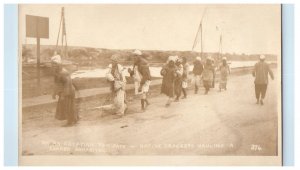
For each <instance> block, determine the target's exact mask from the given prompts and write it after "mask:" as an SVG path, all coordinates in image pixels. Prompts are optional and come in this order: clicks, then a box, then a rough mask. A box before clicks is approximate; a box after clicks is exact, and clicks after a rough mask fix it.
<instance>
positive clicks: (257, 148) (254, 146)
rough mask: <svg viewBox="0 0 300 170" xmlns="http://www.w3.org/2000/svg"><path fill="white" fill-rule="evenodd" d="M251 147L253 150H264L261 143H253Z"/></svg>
mask: <svg viewBox="0 0 300 170" xmlns="http://www.w3.org/2000/svg"><path fill="white" fill-rule="evenodd" d="M250 149H251V150H252V151H261V150H262V147H261V146H260V145H255V144H252V145H251V148H250Z"/></svg>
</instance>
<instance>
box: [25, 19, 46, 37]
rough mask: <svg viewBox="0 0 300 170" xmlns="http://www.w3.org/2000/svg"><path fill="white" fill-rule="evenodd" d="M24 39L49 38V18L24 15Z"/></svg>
mask: <svg viewBox="0 0 300 170" xmlns="http://www.w3.org/2000/svg"><path fill="white" fill-rule="evenodd" d="M26 37H33V38H37V37H39V38H49V18H47V17H40V16H32V15H26Z"/></svg>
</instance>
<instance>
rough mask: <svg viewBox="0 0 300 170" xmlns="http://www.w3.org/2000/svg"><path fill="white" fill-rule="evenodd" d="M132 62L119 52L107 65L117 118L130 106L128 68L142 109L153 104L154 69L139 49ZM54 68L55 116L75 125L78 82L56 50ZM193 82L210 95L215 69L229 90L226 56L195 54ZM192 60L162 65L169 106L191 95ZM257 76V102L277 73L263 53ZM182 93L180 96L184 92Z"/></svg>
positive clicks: (173, 60) (163, 88) (173, 58)
mask: <svg viewBox="0 0 300 170" xmlns="http://www.w3.org/2000/svg"><path fill="white" fill-rule="evenodd" d="M132 55H133V56H134V60H133V65H132V67H131V68H128V69H126V68H125V67H123V66H122V65H121V64H120V62H119V60H120V57H121V56H119V55H118V54H114V55H112V56H111V63H110V64H109V65H108V67H107V72H106V79H107V81H108V84H109V86H110V91H111V93H110V95H111V99H112V104H111V105H109V107H108V108H106V109H109V111H111V113H112V114H115V116H116V118H121V117H123V116H124V114H125V113H126V110H127V107H128V106H127V102H126V92H125V90H126V77H125V72H126V71H127V72H128V73H129V75H130V76H131V77H132V78H133V80H134V87H135V91H134V94H135V95H136V96H138V97H139V99H140V102H141V111H142V112H144V111H146V109H147V107H148V106H149V105H150V102H149V100H148V93H149V88H150V85H151V73H150V69H149V62H148V60H147V58H146V56H145V55H143V53H142V52H141V51H140V50H135V51H133V53H132ZM51 61H52V67H53V70H54V84H55V87H54V91H53V95H52V97H53V99H56V96H58V102H57V107H56V113H55V118H56V119H58V120H67V124H66V125H65V126H73V125H75V124H76V123H77V122H78V120H79V114H78V110H77V109H76V106H75V105H76V103H75V92H76V91H78V88H76V85H75V84H74V83H73V82H72V79H71V75H70V73H69V72H68V71H67V70H66V69H64V68H63V67H62V64H61V57H60V55H59V54H57V52H55V53H54V56H53V57H52V58H51ZM193 65H194V67H193V70H192V73H193V86H194V87H195V88H194V93H195V94H197V93H198V92H199V87H200V84H201V83H202V84H203V87H204V89H205V90H204V94H205V95H207V94H208V93H209V91H210V89H211V88H214V87H215V81H214V80H215V76H216V71H218V72H219V73H220V80H219V91H222V90H227V81H228V77H229V75H230V67H229V64H228V63H227V58H226V57H223V58H222V60H221V63H220V64H216V63H215V62H214V60H213V58H212V57H210V56H208V57H207V58H206V59H205V60H203V59H202V58H201V57H196V58H195V61H194V62H193ZM189 73H190V70H189V64H188V62H187V58H186V57H178V56H169V57H168V59H167V61H166V63H165V64H164V65H163V66H162V69H161V72H160V74H161V75H162V77H163V79H162V85H161V93H162V94H165V95H166V96H167V97H168V99H167V102H166V104H165V106H166V107H169V106H170V105H171V103H172V102H179V101H180V100H181V99H186V98H187V97H188V94H187V87H188V84H189V83H191V82H190V81H189ZM252 74H253V76H254V77H255V80H254V84H255V88H254V89H255V95H256V99H257V102H256V103H257V104H261V105H263V104H264V98H265V95H266V90H267V85H268V75H270V76H271V78H272V79H274V75H273V72H272V70H271V69H270V67H269V65H268V64H267V63H266V62H265V56H264V55H261V56H260V59H259V61H258V62H257V63H256V64H255V66H254V69H253V72H252ZM182 94H183V96H182V97H181V95H182Z"/></svg>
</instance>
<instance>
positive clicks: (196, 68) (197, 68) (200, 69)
mask: <svg viewBox="0 0 300 170" xmlns="http://www.w3.org/2000/svg"><path fill="white" fill-rule="evenodd" d="M202 72H203V64H202V63H201V61H198V60H196V61H194V68H193V73H194V74H195V75H201V74H202Z"/></svg>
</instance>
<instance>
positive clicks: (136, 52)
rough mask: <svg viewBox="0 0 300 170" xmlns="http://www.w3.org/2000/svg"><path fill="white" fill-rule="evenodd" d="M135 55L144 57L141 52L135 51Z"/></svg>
mask: <svg viewBox="0 0 300 170" xmlns="http://www.w3.org/2000/svg"><path fill="white" fill-rule="evenodd" d="M133 54H135V55H139V56H140V55H142V52H141V51H140V50H134V51H133Z"/></svg>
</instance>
